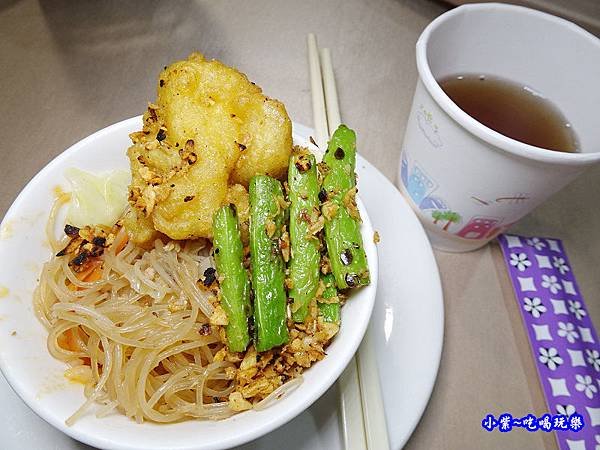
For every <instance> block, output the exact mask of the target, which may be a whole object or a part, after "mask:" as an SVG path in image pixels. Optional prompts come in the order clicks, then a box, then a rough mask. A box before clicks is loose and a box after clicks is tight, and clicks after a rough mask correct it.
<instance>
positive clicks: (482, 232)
mask: <svg viewBox="0 0 600 450" xmlns="http://www.w3.org/2000/svg"><path fill="white" fill-rule="evenodd" d="M500 222H502V219H500V218H497V217H484V216H475V217H472V218H471V220H469V222H468V223H467V224H466V225H465V226H464V227H463V228H462V229H461V230H460V231H459V232H458V233H456V235H457V236H459V237H461V238H465V239H486V238H488V237H491V236H492V234H493V233H494V232H495V230H496V229H497V228H498V227H497V225H499V224H500Z"/></svg>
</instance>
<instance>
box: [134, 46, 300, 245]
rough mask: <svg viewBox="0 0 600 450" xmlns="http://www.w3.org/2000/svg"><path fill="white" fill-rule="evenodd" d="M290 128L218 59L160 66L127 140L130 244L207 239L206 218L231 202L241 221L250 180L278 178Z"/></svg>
mask: <svg viewBox="0 0 600 450" xmlns="http://www.w3.org/2000/svg"><path fill="white" fill-rule="evenodd" d="M291 128H292V127H291V122H290V119H289V117H288V115H287V112H286V110H285V107H284V106H283V104H282V103H280V102H279V101H277V100H272V99H269V98H268V97H266V96H265V95H264V94H263V93H262V90H261V89H260V88H259V87H258V86H256V85H255V84H253V83H251V82H250V81H249V80H248V78H247V77H246V76H245V75H244V74H242V73H240V72H238V71H237V70H235V69H233V68H231V67H227V66H226V65H224V64H223V63H221V62H219V61H214V60H212V61H208V60H206V59H205V58H204V57H203V56H202V55H201V54H199V53H194V54H192V55H190V57H189V58H188V59H186V60H183V61H178V62H175V63H173V64H171V65H170V66H168V67H167V68H165V70H163V71H162V73H161V74H160V76H159V82H158V99H157V103H156V104H149V105H148V111H147V112H146V113H145V114H144V124H143V129H142V131H138V132H136V133H132V134H131V135H130V137H131V140H132V143H133V145H132V146H131V147H130V148H129V150H128V152H127V154H128V156H129V160H130V162H131V173H132V183H131V185H130V189H129V203H130V205H131V206H132V209H131V211H130V212H129V214H128V215H127V216H126V217H125V219H124V223H125V226H126V228H127V230H128V231H129V233H130V234H131V235H132V239H133V240H134V241H135V242H136V243H138V244H144V243H146V242H148V241H151V240H152V239H154V238H155V237H156V235H157V233H156V232H157V231H158V232H161V233H163V234H165V235H167V236H168V237H170V238H172V239H196V238H200V237H211V228H212V216H213V214H214V212H215V211H216V210H217V208H219V207H220V206H222V205H224V204H226V203H229V202H232V200H233V203H235V205H236V206H238V211H239V212H240V213H242V214H241V215H243V212H244V210H245V209H247V207H246V205H247V203H248V200H247V197H248V193H247V190H246V189H247V186H248V183H249V181H250V178H252V177H253V176H254V175H256V174H267V175H270V176H273V177H276V178H283V177H285V174H286V170H287V162H288V159H289V156H290V154H291V149H292V132H291ZM241 218H242V219H243V217H241Z"/></svg>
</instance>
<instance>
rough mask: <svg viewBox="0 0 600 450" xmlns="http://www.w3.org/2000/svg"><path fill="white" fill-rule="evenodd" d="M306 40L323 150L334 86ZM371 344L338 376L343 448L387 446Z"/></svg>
mask: <svg viewBox="0 0 600 450" xmlns="http://www.w3.org/2000/svg"><path fill="white" fill-rule="evenodd" d="M307 42H308V58H309V67H310V75H311V91H312V99H313V119H314V126H315V133H316V134H317V144H318V145H319V148H320V149H321V150H322V151H325V149H326V143H327V140H328V138H329V135H330V133H333V131H335V129H336V128H337V127H338V126H339V125H340V123H341V118H340V111H339V103H338V96H337V88H336V85H335V78H334V74H333V65H332V63H331V53H330V52H329V49H328V48H324V49H322V50H321V52H320V53H319V51H318V47H317V40H316V37H315V35H314V34H312V33H311V34H309V35H308V39H307ZM319 54H320V61H319ZM317 70H318V79H316V75H317ZM323 91H324V95H325V97H324V98H323ZM319 130H320V131H319ZM323 130H329V132H327V134H326V137H325V139H324V141H323V140H322V139H323V138H322V137H320V136H319V133H322V132H323ZM320 139H321V140H320ZM371 345H372V343H371V339H370V337H369V333H367V335H366V336H365V339H364V340H363V342H362V344H361V345H360V347H359V349H358V352H357V355H356V357H355V358H352V360H351V361H350V363H349V364H348V367H347V368H346V370H344V372H343V373H342V375H341V376H340V378H339V380H338V383H339V389H340V408H341V412H342V424H343V433H344V446H345V448H346V450H363V449H368V450H385V449H389V441H388V434H387V426H386V419H385V411H384V408H383V399H382V394H381V386H380V382H379V371H378V369H377V362H376V361H375V356H374V352H373V351H372V350H371Z"/></svg>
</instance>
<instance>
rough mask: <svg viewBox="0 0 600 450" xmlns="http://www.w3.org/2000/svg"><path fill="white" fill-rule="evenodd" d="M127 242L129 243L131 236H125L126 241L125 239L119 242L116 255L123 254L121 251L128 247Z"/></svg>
mask: <svg viewBox="0 0 600 450" xmlns="http://www.w3.org/2000/svg"><path fill="white" fill-rule="evenodd" d="M127 242H129V236H127V235H125V239H123V240H122V241H121V242H119V243H118V244H117V248H116V250H115V254H119V253H121V250H123V249H124V248H125V246H126V245H127Z"/></svg>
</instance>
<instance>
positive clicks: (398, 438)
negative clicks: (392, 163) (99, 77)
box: [0, 126, 443, 450]
mask: <svg viewBox="0 0 600 450" xmlns="http://www.w3.org/2000/svg"><path fill="white" fill-rule="evenodd" d="M309 132H310V130H309V129H307V128H305V127H302V126H295V133H296V134H297V135H299V136H300V137H302V138H304V139H306V138H307V136H308V135H309ZM109 139H110V138H109ZM119 141H120V142H119ZM121 142H122V138H121V139H119V138H118V137H115V138H114V141H113V142H111V141H109V142H108V143H107V145H109V144H110V145H113V144H114V145H117V144H118V145H122V144H121ZM112 167H114V166H113V164H112V163H111V161H106V165H105V166H102V167H96V168H95V170H97V171H102V170H107V169H110V168H112ZM358 171H359V176H360V178H361V182H360V185H361V197H362V198H363V199H364V201H365V203H367V204H368V205H369V208H368V212H369V215H370V217H371V218H372V220H373V222H374V224H375V226H374V227H375V228H376V229H377V230H379V232H380V234H381V236H382V242H381V243H380V245H379V255H380V276H379V280H380V285H379V291H378V295H377V302H376V306H375V310H374V313H373V319H372V322H371V327H370V329H369V332H370V333H373V338H374V340H375V342H376V343H377V344H378V345H377V348H376V353H377V361H378V364H379V367H380V373H381V382H382V387H383V389H384V392H385V395H384V398H385V406H386V416H387V419H388V430H389V433H390V442H391V444H392V447H393V448H399V447H401V446H402V445H404V443H405V442H406V440H407V439H408V437H409V436H410V434H411V433H412V431H413V429H414V427H415V426H416V424H417V423H418V421H419V418H420V417H421V415H422V412H423V410H424V408H425V406H426V404H427V401H428V399H429V396H430V393H431V390H432V388H433V384H434V381H435V377H436V374H437V368H438V365H439V359H440V354H441V348H442V339H443V303H442V294H441V288H440V282H439V276H438V272H437V267H436V265H435V261H434V259H433V254H432V251H431V247H430V246H429V243H428V241H427V238H426V237H425V234H424V232H423V230H422V228H421V226H420V225H419V223H418V221H417V220H416V218H415V217H414V215H413V213H412V211H411V210H410V208H409V207H408V205H407V204H406V203H405V202H404V200H403V198H402V197H401V196H400V194H399V193H398V191H397V190H396V189H395V187H394V186H393V185H392V184H391V183H390V182H389V181H387V179H386V178H385V177H384V176H383V175H381V173H379V172H378V171H377V170H376V169H375V168H373V166H371V165H370V164H369V163H367V162H366V161H365V160H364V159H362V158H360V157H359V160H358ZM28 219H29V220H32V221H44V220H45V217H41V216H40V217H30V218H28ZM9 223H10V222H9ZM10 225H12V227H13V228H14V227H15V226H23V225H27V224H26V223H14V224H10ZM12 231H14V230H12ZM0 233H1V234H0V237H4V238H6V237H7V235H10V233H11V230H10V229H9V228H7V227H5V228H4V229H3V230H0ZM39 268H40V267H39V266H38V267H30V268H29V270H31V271H33V272H37V271H39ZM1 275H2V274H0V283H4V284H7V283H6V282H5V281H4V280H2V279H1ZM32 290H33V286H31V288H30V289H29V292H28V293H26V295H23V296H22V297H21V298H19V299H17V300H18V301H20V302H21V303H22V305H23V306H24V307H26V308H28V309H31V306H30V292H31V291H32ZM2 301H6V300H5V299H0V302H2ZM0 319H2V318H0ZM0 338H1V339H5V338H6V337H5V336H0ZM415 342H418V343H419V346H418V347H416V346H414V343H415ZM57 373H58V372H57ZM64 384H65V382H64V380H63V379H62V377H60V376H59V375H58V376H56V379H54V380H49V381H48V383H47V386H46V390H45V391H44V392H41V393H40V395H42V396H43V395H47V394H50V395H51V394H52V392H54V391H55V390H56V389H62V388H63V387H64ZM76 391H77V390H76V389H75V390H74V393H75V394H76ZM0 404H2V405H3V408H0V421H1V423H3V424H4V425H3V426H2V427H0V442H2V443H3V448H24V447H27V448H37V449H40V450H43V449H50V448H61V449H67V448H85V447H86V446H85V445H83V444H80V443H77V442H76V441H73V440H71V439H69V438H68V437H67V436H65V435H63V434H62V433H60V432H59V431H57V430H55V429H53V428H51V427H50V426H48V424H46V423H44V422H43V421H42V420H41V419H39V418H38V417H36V416H35V415H34V414H32V413H31V411H30V410H29V409H27V407H26V406H25V405H24V404H23V403H22V402H21V401H20V400H19V399H18V397H16V396H15V394H14V393H13V392H12V391H11V390H10V388H9V387H8V385H7V384H6V382H5V381H4V380H3V379H1V377H0ZM338 420H339V419H338V416H337V389H336V388H335V387H334V388H332V389H330V390H329V391H328V392H327V393H325V395H323V397H321V399H319V400H318V401H317V402H316V403H315V404H314V405H313V406H312V407H311V408H309V409H308V410H307V411H305V412H304V413H302V414H301V415H300V416H298V417H297V418H296V419H294V420H292V421H291V422H289V423H288V424H286V425H284V426H283V427H281V428H279V429H278V430H275V431H274V432H272V433H270V434H269V435H267V436H264V437H263V438H261V439H258V440H256V441H254V442H252V443H250V444H247V448H281V447H284V446H285V447H286V448H289V449H293V448H298V449H300V448H304V449H315V448H324V449H335V448H341V447H342V445H341V439H340V432H339V422H338Z"/></svg>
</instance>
